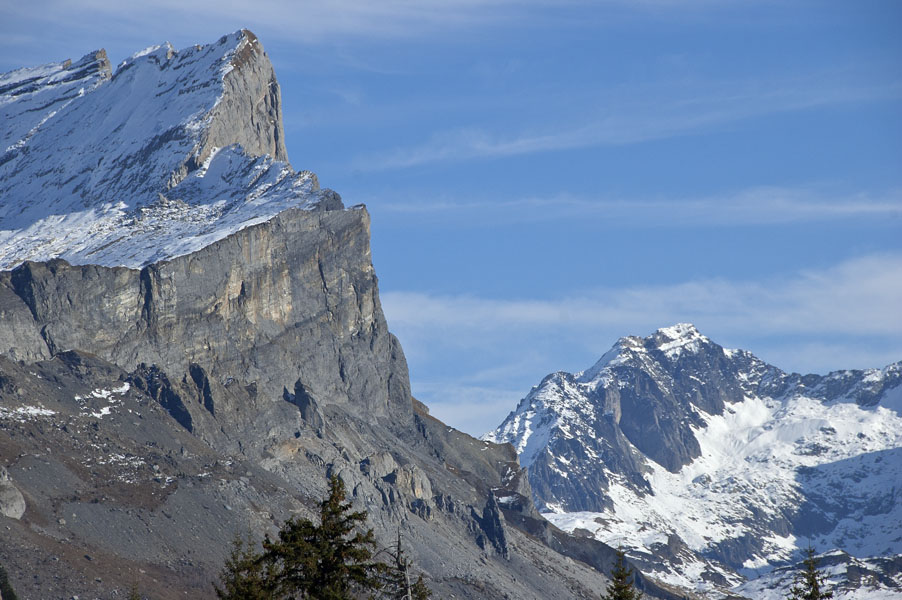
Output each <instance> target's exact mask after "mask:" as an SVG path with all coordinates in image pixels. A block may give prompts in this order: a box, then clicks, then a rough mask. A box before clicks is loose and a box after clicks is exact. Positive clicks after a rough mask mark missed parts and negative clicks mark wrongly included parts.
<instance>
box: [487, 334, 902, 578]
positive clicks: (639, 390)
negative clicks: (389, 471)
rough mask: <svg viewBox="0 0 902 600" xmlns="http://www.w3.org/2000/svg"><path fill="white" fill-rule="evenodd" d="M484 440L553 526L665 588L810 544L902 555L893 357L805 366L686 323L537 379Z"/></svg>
mask: <svg viewBox="0 0 902 600" xmlns="http://www.w3.org/2000/svg"><path fill="white" fill-rule="evenodd" d="M486 439H487V440H490V441H493V442H499V443H500V442H510V443H512V444H514V446H515V447H516V448H517V451H518V453H519V455H520V458H521V464H523V465H524V466H526V467H528V471H529V479H530V483H531V485H532V489H533V493H534V499H535V502H536V505H537V506H538V507H539V508H540V509H541V510H543V511H544V512H546V513H547V514H546V516H547V517H548V518H549V519H550V520H551V521H552V522H554V523H555V524H557V525H559V526H561V527H563V528H564V529H566V530H568V531H579V532H582V533H583V534H585V535H591V536H594V537H597V538H598V539H602V540H604V541H605V542H607V543H610V544H615V545H616V544H623V545H624V546H625V547H628V548H630V549H631V555H632V556H634V557H635V558H637V559H639V560H640V564H644V565H645V567H646V568H648V569H649V570H650V571H651V572H652V573H653V574H654V575H656V576H657V577H660V578H661V579H663V580H667V581H670V582H672V583H675V584H679V585H683V586H687V587H699V588H700V589H709V590H710V589H714V588H715V587H719V588H721V589H727V588H729V587H731V586H732V585H736V584H738V583H740V582H741V581H742V577H741V575H746V576H754V575H755V574H756V573H757V572H759V571H767V570H768V569H769V568H771V567H772V566H774V565H777V564H781V563H784V562H786V561H789V560H791V559H792V558H793V556H794V553H795V552H796V550H797V549H798V548H799V547H801V546H804V545H805V543H806V540H811V542H812V543H813V544H814V545H815V546H816V547H817V548H818V549H819V550H822V551H826V550H832V549H834V548H839V549H842V550H844V551H846V552H848V553H850V554H851V555H853V556H856V557H859V558H865V557H874V556H890V555H896V554H902V526H900V524H902V502H899V499H898V497H897V496H898V493H899V492H898V490H897V488H898V482H899V481H902V454H900V453H902V363H896V364H893V365H890V366H888V367H886V368H885V369H881V370H877V369H870V370H866V371H840V372H836V373H831V374H829V375H826V376H818V375H806V376H800V375H797V374H789V373H785V372H783V371H781V370H779V369H777V368H776V367H773V366H770V365H767V364H765V363H764V362H762V361H761V360H759V359H757V358H755V357H754V356H753V355H751V354H750V353H748V352H744V351H741V350H727V349H724V348H722V347H721V346H719V345H717V344H715V343H714V342H712V341H711V340H709V339H708V338H707V337H705V336H703V335H701V334H700V333H699V332H698V331H697V330H696V329H695V328H694V327H692V326H691V325H686V324H681V325H676V326H674V327H669V328H664V329H660V330H658V331H657V332H655V334H653V335H652V336H649V337H647V338H644V339H643V338H638V337H627V338H622V339H621V340H619V341H618V342H617V344H616V345H615V346H614V347H613V348H612V349H611V351H610V352H608V353H607V354H605V355H604V356H603V357H602V359H601V360H599V361H598V363H596V364H595V365H594V366H593V367H592V368H590V369H588V370H586V371H584V372H582V373H577V374H569V373H563V372H559V373H555V374H552V375H550V376H548V377H546V378H545V379H544V380H543V381H542V383H541V384H539V386H537V387H535V388H533V390H532V391H531V392H530V393H529V394H528V395H527V396H526V398H524V399H523V400H522V401H521V402H520V404H519V405H518V407H517V409H516V410H515V411H514V412H512V413H511V414H510V415H509V416H508V417H507V419H505V421H504V422H503V423H502V424H501V425H500V426H499V427H498V429H496V430H495V431H494V432H492V433H491V434H489V435H488V436H486Z"/></svg>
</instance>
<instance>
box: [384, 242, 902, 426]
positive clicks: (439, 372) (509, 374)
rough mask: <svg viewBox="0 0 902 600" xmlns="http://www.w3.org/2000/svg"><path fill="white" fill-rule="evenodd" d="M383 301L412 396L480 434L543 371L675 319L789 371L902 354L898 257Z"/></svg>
mask: <svg viewBox="0 0 902 600" xmlns="http://www.w3.org/2000/svg"><path fill="white" fill-rule="evenodd" d="M382 303H383V307H384V310H385V313H386V316H387V319H388V323H389V327H390V328H391V329H392V331H394V332H395V333H396V334H397V335H398V337H399V338H400V340H401V342H402V344H404V348H405V350H406V351H407V354H408V359H409V360H410V365H411V377H412V382H413V390H414V394H415V395H418V397H420V398H421V399H422V400H424V401H426V402H427V403H428V404H429V405H430V406H432V407H433V410H434V411H435V413H436V415H437V416H440V418H444V419H447V420H448V422H449V423H450V424H453V425H455V426H457V427H460V428H462V429H464V430H465V431H469V432H471V433H476V434H479V433H482V432H483V431H485V430H488V429H490V428H491V427H493V426H495V425H497V424H498V423H499V422H500V420H501V419H502V418H503V417H504V415H505V414H507V412H508V411H510V410H511V409H512V408H513V407H514V406H515V404H516V400H517V399H518V398H520V397H522V396H523V395H525V394H526V392H527V391H528V390H529V387H530V386H532V385H535V384H537V383H538V382H539V380H540V378H541V377H543V376H544V375H546V374H548V373H550V372H552V371H555V370H558V369H567V370H579V369H583V368H587V367H589V366H590V365H591V364H592V362H593V361H594V360H596V359H597V358H598V357H599V356H600V355H601V354H602V353H603V352H605V351H606V350H607V349H608V348H609V347H610V346H611V345H612V344H613V343H614V341H616V339H617V338H618V337H620V336H623V335H633V334H635V335H648V334H649V333H651V332H652V331H654V330H655V329H657V328H659V327H663V326H666V325H670V324H673V323H677V322H684V321H689V322H693V323H695V324H696V326H698V327H699V329H700V330H701V331H702V332H703V333H704V334H706V335H708V336H709V337H710V338H712V339H713V340H715V341H717V342H719V343H722V344H724V345H726V346H728V347H740V348H744V349H747V350H750V351H752V352H754V353H755V354H757V355H758V356H760V357H761V358H763V359H764V360H768V361H770V362H772V363H773V364H776V365H777V366H778V367H780V368H783V369H786V370H795V371H799V372H821V373H824V372H827V371H830V370H834V369H839V368H864V367H878V366H883V365H885V364H888V363H890V362H893V361H897V360H900V359H902V342H900V340H902V312H900V310H899V307H900V306H902V255H900V254H881V255H872V256H864V257H860V258H856V259H853V260H848V261H845V262H842V263H840V264H837V265H835V266H833V267H831V268H828V269H823V270H809V271H802V272H798V273H796V274H795V275H793V276H791V277H783V278H770V279H766V280H759V281H741V280H733V281H730V280H723V279H714V280H700V281H688V282H685V283H680V284H675V285H662V286H644V287H629V288H620V289H598V290H594V291H587V292H585V293H583V294H581V295H578V296H570V297H564V298H558V299H552V300H536V299H496V298H481V297H475V296H468V295H460V296H447V295H445V296H436V295H431V294H424V293H419V292H385V293H383V294H382ZM449 365H453V366H454V369H455V370H454V371H453V372H452V371H449ZM517 391H519V392H518V393H517Z"/></svg>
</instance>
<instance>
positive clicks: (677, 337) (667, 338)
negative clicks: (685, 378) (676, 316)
mask: <svg viewBox="0 0 902 600" xmlns="http://www.w3.org/2000/svg"><path fill="white" fill-rule="evenodd" d="M651 340H652V341H653V342H654V345H655V346H656V347H657V349H658V350H660V351H661V352H663V353H664V354H665V355H666V356H667V358H670V359H676V358H679V357H680V355H681V354H682V353H683V352H691V353H696V352H698V351H699V348H700V344H702V343H705V342H708V341H710V340H709V339H708V338H706V337H705V336H703V335H702V334H701V333H699V331H698V329H696V328H695V325H693V324H691V323H677V324H676V325H673V326H671V327H662V328H661V329H658V330H657V331H655V333H654V334H653V335H652V336H651Z"/></svg>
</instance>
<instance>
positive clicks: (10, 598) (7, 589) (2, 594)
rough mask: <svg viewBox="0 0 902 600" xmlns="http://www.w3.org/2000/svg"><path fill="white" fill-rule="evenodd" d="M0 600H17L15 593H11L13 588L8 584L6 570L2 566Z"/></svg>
mask: <svg viewBox="0 0 902 600" xmlns="http://www.w3.org/2000/svg"><path fill="white" fill-rule="evenodd" d="M0 598H3V600H17V599H18V596H16V592H14V591H13V586H12V585H10V583H9V576H8V575H7V574H6V569H4V568H3V566H0Z"/></svg>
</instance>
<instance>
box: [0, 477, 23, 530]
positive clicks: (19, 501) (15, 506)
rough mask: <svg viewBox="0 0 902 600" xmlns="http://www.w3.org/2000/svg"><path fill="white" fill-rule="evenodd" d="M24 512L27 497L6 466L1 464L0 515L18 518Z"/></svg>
mask: <svg viewBox="0 0 902 600" xmlns="http://www.w3.org/2000/svg"><path fill="white" fill-rule="evenodd" d="M24 514H25V498H24V497H23V496H22V492H20V491H19V489H18V488H17V487H16V486H15V485H13V482H12V481H11V480H10V477H9V473H8V472H7V470H6V467H2V466H0V515H3V516H4V517H9V518H10V519H16V520H18V519H21V518H22V515H24Z"/></svg>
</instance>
